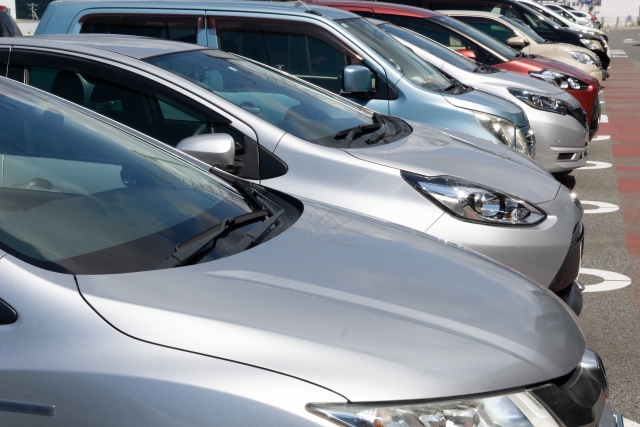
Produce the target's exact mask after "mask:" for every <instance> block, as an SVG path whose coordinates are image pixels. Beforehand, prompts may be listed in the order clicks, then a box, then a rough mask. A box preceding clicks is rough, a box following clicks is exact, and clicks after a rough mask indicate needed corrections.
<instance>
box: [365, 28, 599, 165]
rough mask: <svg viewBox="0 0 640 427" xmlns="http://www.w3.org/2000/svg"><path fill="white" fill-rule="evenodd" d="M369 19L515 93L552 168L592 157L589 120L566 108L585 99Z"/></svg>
mask: <svg viewBox="0 0 640 427" xmlns="http://www.w3.org/2000/svg"><path fill="white" fill-rule="evenodd" d="M369 21H370V22H371V23H373V24H374V25H377V26H378V27H379V28H381V29H382V30H384V31H386V32H387V33H389V34H391V35H392V36H393V37H394V38H395V39H396V40H398V41H399V42H401V43H402V44H404V45H405V46H407V47H409V48H410V49H411V50H412V51H413V52H415V53H416V55H418V56H419V57H420V58H422V59H423V60H425V61H426V62H428V63H429V64H431V65H433V66H434V67H436V68H438V69H439V70H441V71H442V72H443V73H445V74H446V75H449V76H451V77H453V78H454V79H456V80H457V81H460V82H462V84H464V85H466V86H472V87H474V88H478V89H483V90H486V91H489V92H493V93H495V94H496V95H500V96H504V97H513V98H515V99H516V100H517V102H518V103H519V105H520V107H522V108H523V109H524V110H525V112H526V113H527V117H529V121H530V123H531V127H532V128H533V129H535V130H536V161H537V162H538V163H539V164H540V165H541V166H542V167H544V168H545V169H546V170H548V171H550V172H555V173H566V172H571V171H572V170H573V169H575V168H577V167H582V166H584V165H585V164H586V162H587V158H586V156H583V155H582V154H583V152H584V150H585V141H586V138H587V129H586V126H585V123H581V122H580V121H578V120H577V119H576V118H575V117H573V116H571V115H567V114H566V113H565V111H566V110H565V108H563V106H564V105H571V106H572V108H579V106H580V104H579V103H578V101H576V99H575V98H574V97H572V96H571V95H569V94H568V93H566V92H565V91H563V90H562V89H560V88H558V87H556V86H553V85H550V84H548V83H545V82H543V81H540V80H538V79H534V78H532V77H525V76H522V75H520V74H515V73H510V72H507V71H501V70H499V69H497V68H490V67H485V66H482V65H479V64H478V63H477V62H474V61H472V60H470V59H469V58H466V57H464V56H462V55H459V54H458V53H456V52H455V51H453V50H451V49H449V48H447V47H445V46H444V45H441V44H439V43H436V42H434V41H433V40H430V39H428V38H426V37H424V36H422V35H420V34H418V33H415V32H413V31H411V30H408V29H406V28H402V27H398V26H396V25H393V24H390V23H388V22H385V21H379V20H373V19H369ZM575 158H578V160H575Z"/></svg>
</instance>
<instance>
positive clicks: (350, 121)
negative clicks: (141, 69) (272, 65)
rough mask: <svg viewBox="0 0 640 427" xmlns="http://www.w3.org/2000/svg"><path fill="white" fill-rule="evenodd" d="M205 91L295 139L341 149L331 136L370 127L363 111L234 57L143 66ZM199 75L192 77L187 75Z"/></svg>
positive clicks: (209, 54)
mask: <svg viewBox="0 0 640 427" xmlns="http://www.w3.org/2000/svg"><path fill="white" fill-rule="evenodd" d="M145 61H146V62H148V63H150V64H153V65H155V66H157V67H160V68H162V69H165V70H167V71H170V72H172V73H175V74H177V75H179V76H181V77H184V78H186V79H188V80H190V81H192V82H194V83H195V84H197V85H199V86H201V87H203V88H205V89H207V90H210V91H211V92H213V93H215V94H217V95H219V96H220V97H222V98H224V99H226V100H228V101H230V102H232V103H234V104H235V105H237V106H239V107H240V108H243V109H245V110H246V111H248V112H250V113H252V114H254V115H256V116H257V117H259V118H261V119H263V120H265V121H267V122H269V123H271V124H273V125H274V126H276V127H278V128H280V129H282V130H284V131H285V132H289V133H291V134H293V135H295V136H297V137H300V138H302V139H305V140H307V141H311V142H314V143H317V144H320V145H326V146H336V147H338V146H342V145H343V141H342V140H337V139H336V138H335V136H336V134H337V133H338V132H339V131H341V130H343V129H347V128H351V127H354V126H359V125H363V124H370V123H372V116H371V113H370V112H369V110H366V109H363V108H362V107H359V106H356V105H355V104H352V103H350V102H347V101H345V100H343V99H342V98H340V97H338V96H332V95H330V94H328V93H325V92H320V91H318V90H317V89H315V88H314V87H313V86H310V85H307V84H305V83H304V82H300V81H298V80H294V79H292V78H289V77H287V76H286V75H285V74H281V73H277V72H274V71H271V70H269V69H268V68H266V67H263V66H261V65H258V64H255V63H253V62H250V61H248V60H246V59H242V58H240V57H237V56H234V55H229V54H226V53H224V52H221V51H216V50H201V51H192V52H181V53H176V54H170V55H162V56H156V57H152V58H149V59H146V60H145ZM194 69H200V70H202V71H203V72H202V73H201V74H200V75H197V76H196V75H195V74H194V73H192V72H191V70H194Z"/></svg>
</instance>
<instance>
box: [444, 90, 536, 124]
mask: <svg viewBox="0 0 640 427" xmlns="http://www.w3.org/2000/svg"><path fill="white" fill-rule="evenodd" d="M463 83H464V82H463ZM442 96H443V98H444V99H446V100H447V102H448V103H449V104H451V105H454V106H456V107H458V108H464V109H467V110H472V111H482V112H483V113H489V114H493V115H496V116H499V117H503V118H505V119H507V120H509V121H511V122H513V123H515V125H516V126H527V125H528V124H529V119H528V118H527V115H526V114H525V113H524V111H523V110H522V108H520V107H519V106H518V105H517V104H516V103H515V102H512V101H511V100H509V99H506V98H503V97H501V96H497V95H494V94H493V93H489V92H485V91H484V90H472V91H471V92H467V93H462V94H459V95H449V94H442Z"/></svg>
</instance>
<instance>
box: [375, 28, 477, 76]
mask: <svg viewBox="0 0 640 427" xmlns="http://www.w3.org/2000/svg"><path fill="white" fill-rule="evenodd" d="M380 28H382V29H383V30H385V31H386V32H387V33H389V34H391V35H392V36H394V37H396V38H398V39H399V40H404V41H406V42H407V43H410V44H412V45H414V46H416V47H418V48H420V49H422V50H424V51H426V52H429V53H431V54H433V55H435V56H437V57H438V58H440V59H442V60H443V61H444V62H446V63H448V64H451V65H453V66H454V67H457V68H460V69H463V70H466V71H473V70H475V69H476V67H477V66H478V65H477V64H476V63H475V62H474V61H472V60H471V59H469V58H467V57H466V56H462V55H460V54H459V53H457V52H455V51H454V50H452V49H449V48H448V47H446V46H443V45H441V44H439V43H437V42H434V41H432V40H430V39H428V38H426V37H424V36H421V35H420V34H417V33H414V32H413V31H411V30H407V29H405V28H401V27H398V26H396V25H393V24H382V25H380Z"/></svg>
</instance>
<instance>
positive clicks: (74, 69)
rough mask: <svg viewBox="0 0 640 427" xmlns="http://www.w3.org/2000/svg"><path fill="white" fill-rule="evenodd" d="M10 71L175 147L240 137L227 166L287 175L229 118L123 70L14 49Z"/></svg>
mask: <svg viewBox="0 0 640 427" xmlns="http://www.w3.org/2000/svg"><path fill="white" fill-rule="evenodd" d="M8 74H9V77H10V78H13V79H14V80H18V81H20V82H23V83H26V84H29V85H31V86H34V87H37V88H38V89H41V90H44V91H47V92H49V93H52V94H54V95H57V96H60V97H61V98H65V99H67V100H69V101H71V102H74V103H76V104H78V105H82V106H83V107H86V108H89V109H92V110H94V111H96V112H98V113H100V114H102V115H104V116H107V117H109V118H111V119H113V120H115V121H117V122H120V123H122V124H125V125H127V126H129V127H131V128H133V129H135V130H137V131H139V132H142V133H144V134H147V135H149V136H151V137H153V138H155V139H157V140H159V141H162V142H164V143H166V144H168V145H171V146H173V147H175V146H176V145H177V144H178V143H179V142H180V141H182V140H183V139H185V138H188V137H190V136H195V135H200V134H204V133H226V134H229V135H231V137H232V138H233V140H234V141H235V145H236V156H235V161H234V165H233V166H229V167H227V168H226V170H227V171H228V172H231V173H233V174H236V175H238V176H240V177H243V178H247V179H255V180H258V179H261V178H262V179H264V178H267V177H269V176H268V175H271V176H273V175H274V174H275V176H278V175H281V174H284V173H286V165H284V164H283V163H282V162H281V161H279V160H278V159H277V158H275V157H274V156H273V155H272V154H271V153H270V152H269V151H268V150H265V149H263V148H262V147H259V145H258V143H257V141H256V140H255V139H254V138H253V137H250V136H248V135H246V134H245V133H243V132H241V131H240V130H238V129H237V127H236V126H234V125H233V123H232V120H230V119H229V118H228V117H226V116H224V115H222V114H220V113H219V112H217V111H215V110H214V109H213V108H211V107H208V106H205V105H203V104H201V103H198V102H195V101H193V100H192V99H189V98H187V97H185V96H183V95H182V94H179V93H177V92H175V91H173V90H171V89H168V88H167V87H165V86H163V85H162V84H161V83H159V82H156V81H152V80H151V79H149V78H145V77H142V76H140V75H137V74H134V73H131V72H128V71H125V70H122V69H121V68H117V67H115V66H111V65H107V64H103V63H99V62H93V61H89V60H85V59H81V58H77V57H72V56H67V55H63V54H54V53H41V52H38V53H36V52H33V51H27V50H21V49H14V51H13V52H12V56H11V64H10V66H9V73H8ZM272 157H273V158H272ZM260 158H262V159H263V161H262V165H261V164H260ZM261 167H262V170H261ZM267 167H268V168H267ZM265 168H267V169H265Z"/></svg>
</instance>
